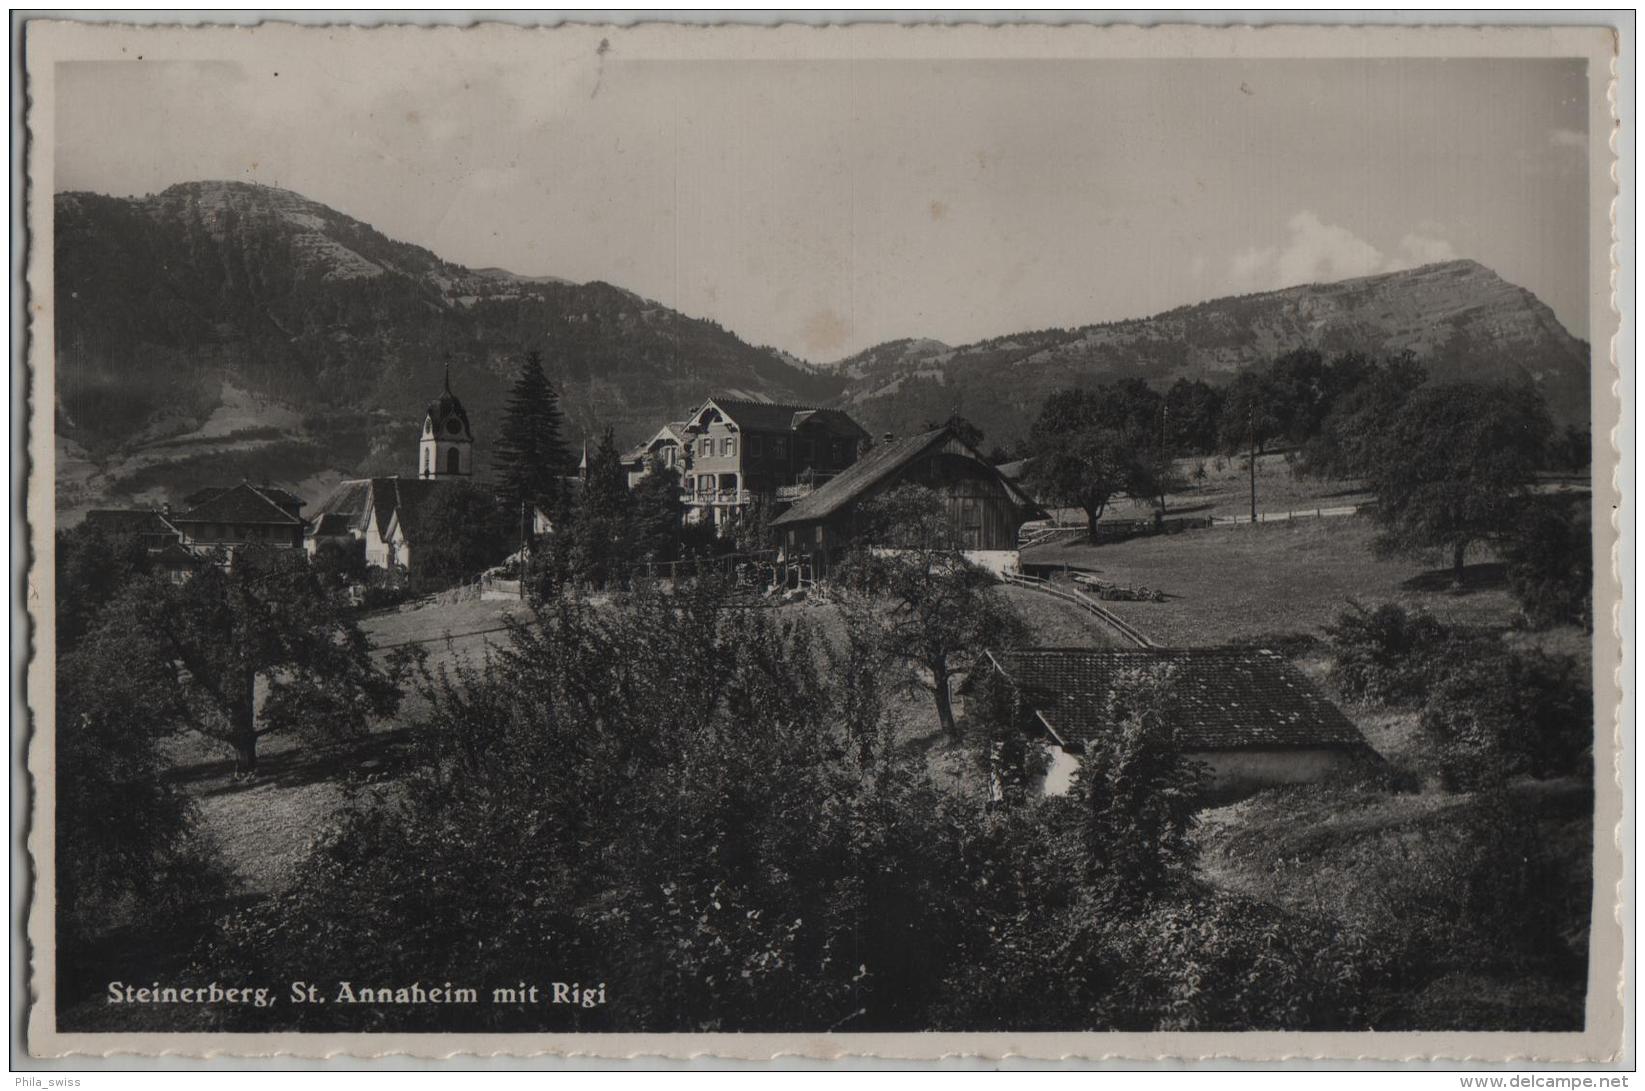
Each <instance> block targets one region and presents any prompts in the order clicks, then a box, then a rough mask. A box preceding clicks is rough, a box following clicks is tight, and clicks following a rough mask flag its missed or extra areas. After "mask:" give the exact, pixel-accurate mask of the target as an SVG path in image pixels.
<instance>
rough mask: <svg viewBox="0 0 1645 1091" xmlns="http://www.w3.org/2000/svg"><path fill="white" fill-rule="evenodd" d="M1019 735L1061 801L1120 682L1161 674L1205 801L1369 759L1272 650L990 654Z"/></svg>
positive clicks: (1359, 740)
mask: <svg viewBox="0 0 1645 1091" xmlns="http://www.w3.org/2000/svg"><path fill="white" fill-rule="evenodd" d="M989 660H990V661H991V663H992V669H993V670H995V671H997V672H998V673H999V674H1000V675H1001V676H1003V677H1004V678H1005V680H1006V681H1007V682H1008V683H1009V684H1010V686H1011V689H1012V692H1013V694H1014V695H1015V698H1016V706H1017V715H1018V719H1019V722H1020V723H1021V725H1022V727H1023V729H1024V730H1025V731H1027V732H1028V733H1029V735H1030V736H1032V737H1035V738H1037V739H1039V740H1040V742H1041V743H1042V744H1043V745H1045V746H1046V747H1047V749H1048V750H1050V751H1051V756H1052V763H1051V769H1050V772H1049V773H1048V774H1047V778H1046V781H1045V783H1044V785H1043V790H1044V791H1045V792H1046V794H1048V795H1060V794H1062V793H1064V792H1066V791H1067V790H1068V782H1069V777H1070V776H1071V775H1072V772H1073V769H1074V768H1075V767H1076V766H1077V764H1078V761H1079V758H1080V756H1081V755H1083V754H1084V753H1085V752H1086V750H1087V748H1088V747H1090V746H1091V745H1092V744H1093V743H1094V742H1096V741H1097V740H1099V739H1101V738H1103V737H1104V736H1105V735H1107V734H1108V733H1109V732H1111V731H1113V730H1114V725H1113V724H1112V723H1111V722H1110V721H1109V719H1108V709H1109V696H1110V694H1111V693H1112V690H1113V686H1114V681H1115V679H1116V678H1118V677H1119V676H1120V675H1122V674H1125V673H1129V672H1134V671H1137V670H1147V669H1151V668H1168V669H1169V671H1170V674H1169V679H1170V681H1169V685H1170V690H1171V695H1172V697H1173V699H1174V700H1175V702H1176V705H1177V707H1178V708H1179V709H1180V710H1181V715H1182V719H1181V721H1180V722H1178V723H1177V724H1176V731H1177V743H1178V745H1179V746H1180V747H1181V749H1182V751H1183V753H1184V754H1185V755H1186V756H1187V757H1189V758H1191V759H1193V760H1195V761H1199V762H1203V763H1204V764H1205V765H1206V766H1207V767H1208V769H1209V776H1210V783H1209V785H1208V792H1207V794H1208V797H1210V798H1214V799H1222V800H1225V799H1232V798H1238V797H1240V796H1243V795H1248V794H1250V793H1251V792H1255V791H1258V790H1260V789H1263V788H1269V787H1273V786H1276V785H1282V784H1300V783H1307V782H1311V781H1317V780H1320V779H1321V778H1323V777H1325V776H1327V775H1329V774H1331V773H1333V772H1335V771H1337V770H1340V769H1344V768H1347V767H1349V766H1350V765H1353V764H1355V763H1358V762H1364V761H1366V760H1372V761H1374V760H1376V758H1375V752H1374V751H1373V750H1372V749H1371V747H1370V746H1369V744H1367V743H1366V741H1365V737H1364V736H1363V735H1361V734H1360V732H1359V729H1358V728H1357V727H1355V726H1354V725H1353V723H1351V722H1350V721H1349V720H1348V718H1347V717H1346V716H1344V715H1343V714H1342V711H1341V710H1340V709H1338V708H1337V707H1336V706H1335V705H1333V704H1332V703H1331V702H1330V701H1329V700H1328V699H1326V697H1325V695H1324V694H1322V693H1320V692H1319V690H1318V689H1317V688H1315V686H1314V685H1313V684H1312V683H1311V682H1309V681H1308V679H1307V677H1305V676H1304V675H1303V673H1302V672H1301V671H1300V670H1298V669H1297V668H1296V666H1295V665H1293V664H1292V663H1291V662H1290V661H1289V660H1287V659H1285V658H1284V657H1283V656H1281V655H1279V654H1278V653H1275V652H1271V651H1266V650H1262V649H1255V648H1176V649H1173V648H1034V649H1023V650H1019V651H1004V652H993V653H990V655H989Z"/></svg>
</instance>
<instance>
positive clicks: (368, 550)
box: [306, 367, 474, 569]
mask: <svg viewBox="0 0 1645 1091" xmlns="http://www.w3.org/2000/svg"><path fill="white" fill-rule="evenodd" d="M473 474H474V429H473V427H472V426H471V425H470V424H469V419H468V411H467V410H465V409H464V408H463V403H462V401H461V400H459V399H458V398H457V396H456V395H455V394H453V393H452V392H451V369H450V368H449V367H448V368H447V369H446V375H445V389H444V390H443V391H442V393H441V394H440V396H439V397H437V398H435V399H434V400H433V401H431V402H429V403H428V407H427V408H426V409H425V410H424V411H423V428H422V433H421V437H420V438H419V440H418V444H417V476H416V477H414V478H410V477H399V476H393V477H362V478H355V479H352V480H348V481H342V482H339V483H338V485H337V487H336V488H335V489H333V490H332V492H331V495H329V496H327V497H326V498H325V499H324V500H322V501H321V502H320V503H319V505H318V506H317V507H316V509H315V512H314V516H313V524H312V530H311V532H310V534H309V536H308V541H307V542H306V548H307V549H308V552H309V553H310V555H313V554H314V553H316V552H318V551H319V549H320V547H321V546H323V545H325V544H326V543H328V542H331V543H336V544H339V545H347V546H350V547H351V548H359V549H362V550H363V551H364V553H365V558H366V563H367V564H370V565H375V566H377V567H378V568H385V569H396V568H409V567H410V565H411V555H412V551H413V550H414V549H415V548H416V545H417V535H418V530H419V529H420V519H419V516H420V514H421V512H422V511H423V509H424V508H425V506H426V505H427V504H428V501H429V499H430V498H431V497H433V496H434V495H435V494H437V493H438V492H439V491H440V490H441V489H442V488H444V487H446V486H447V485H448V484H450V483H451V482H453V481H468V480H470V479H471V478H472V477H473Z"/></svg>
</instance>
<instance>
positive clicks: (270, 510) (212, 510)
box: [171, 482, 303, 526]
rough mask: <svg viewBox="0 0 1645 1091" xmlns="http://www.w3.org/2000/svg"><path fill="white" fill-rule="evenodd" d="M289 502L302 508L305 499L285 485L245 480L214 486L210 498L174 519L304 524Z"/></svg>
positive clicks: (185, 521) (288, 524) (206, 521)
mask: <svg viewBox="0 0 1645 1091" xmlns="http://www.w3.org/2000/svg"><path fill="white" fill-rule="evenodd" d="M196 495H200V494H196ZM282 499H284V500H286V503H282ZM288 503H291V504H293V505H294V506H295V507H298V508H300V507H302V503H303V502H302V501H301V500H298V499H297V498H296V497H294V496H292V495H291V494H290V493H288V492H286V491H284V490H283V489H275V488H270V487H269V486H266V485H252V484H249V483H247V482H241V483H240V484H238V485H234V486H231V487H229V488H226V489H218V490H214V491H213V492H212V494H211V495H210V497H209V498H208V499H206V500H204V501H202V502H201V503H198V504H196V505H195V506H194V507H192V508H190V509H189V510H188V511H186V512H184V513H183V514H182V515H178V516H173V517H172V520H171V521H172V522H174V523H242V524H244V523H263V524H275V525H280V526H301V525H302V522H303V520H302V519H301V518H300V517H298V515H297V514H296V513H295V512H294V511H293V510H292V509H291V507H288V506H287V504H288Z"/></svg>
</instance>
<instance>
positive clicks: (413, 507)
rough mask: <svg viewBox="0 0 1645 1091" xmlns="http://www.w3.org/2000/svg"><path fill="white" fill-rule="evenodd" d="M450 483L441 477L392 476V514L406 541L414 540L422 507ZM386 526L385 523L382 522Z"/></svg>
mask: <svg viewBox="0 0 1645 1091" xmlns="http://www.w3.org/2000/svg"><path fill="white" fill-rule="evenodd" d="M449 484H451V481H450V480H449V479H441V478H428V479H422V478H394V479H393V492H394V514H395V516H396V517H397V518H398V519H399V521H400V532H401V533H402V534H404V535H405V538H406V541H408V542H413V543H414V542H415V541H416V539H417V530H418V524H419V522H420V518H421V515H422V512H423V509H424V508H426V507H427V506H428V502H429V499H430V498H432V497H433V496H434V494H435V493H437V492H439V491H440V490H441V489H443V488H445V487H446V486H447V485H449ZM383 525H384V526H387V523H384V524H383Z"/></svg>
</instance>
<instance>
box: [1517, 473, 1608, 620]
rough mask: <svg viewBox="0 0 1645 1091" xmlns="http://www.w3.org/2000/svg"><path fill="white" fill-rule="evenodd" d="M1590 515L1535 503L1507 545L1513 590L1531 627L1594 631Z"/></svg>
mask: <svg viewBox="0 0 1645 1091" xmlns="http://www.w3.org/2000/svg"><path fill="white" fill-rule="evenodd" d="M1586 511H1587V509H1586V507H1585V506H1576V505H1568V504H1561V503H1556V502H1541V503H1534V504H1531V505H1529V506H1528V508H1527V511H1526V513H1525V517H1524V519H1523V520H1522V521H1521V523H1520V524H1519V525H1518V527H1516V528H1515V532H1514V533H1513V535H1511V536H1510V537H1509V538H1508V540H1507V541H1506V542H1505V543H1504V545H1503V548H1502V556H1503V560H1504V561H1505V562H1506V565H1507V576H1508V589H1509V590H1510V591H1511V592H1513V596H1514V600H1515V601H1516V602H1518V603H1519V608H1520V610H1521V611H1522V612H1523V613H1524V614H1525V617H1526V619H1527V620H1528V621H1530V623H1531V624H1532V625H1536V626H1547V625H1557V624H1561V623H1564V624H1570V625H1580V626H1582V627H1583V628H1584V629H1588V630H1590V631H1591V630H1592V629H1593V627H1594V559H1593V536H1592V533H1591V531H1590V529H1589V526H1588V520H1587V517H1586Z"/></svg>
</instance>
